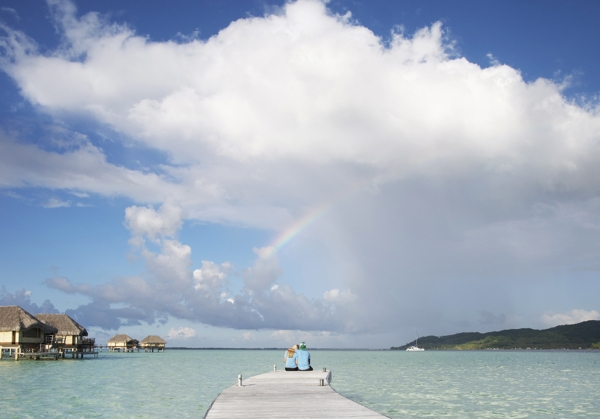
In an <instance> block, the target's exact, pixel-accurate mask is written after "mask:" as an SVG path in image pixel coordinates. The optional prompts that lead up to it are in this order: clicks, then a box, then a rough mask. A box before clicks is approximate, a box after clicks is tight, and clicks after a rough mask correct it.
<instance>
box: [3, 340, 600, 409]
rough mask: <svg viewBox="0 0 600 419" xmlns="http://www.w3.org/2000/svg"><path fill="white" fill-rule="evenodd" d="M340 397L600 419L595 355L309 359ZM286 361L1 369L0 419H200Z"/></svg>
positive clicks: (220, 358) (231, 353)
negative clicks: (236, 388)
mask: <svg viewBox="0 0 600 419" xmlns="http://www.w3.org/2000/svg"><path fill="white" fill-rule="evenodd" d="M311 353H312V361H313V362H312V364H313V366H314V367H316V368H319V369H321V368H322V367H327V368H328V369H331V370H332V371H333V381H332V383H331V384H332V386H333V387H334V388H335V389H336V390H337V391H338V392H339V393H341V394H343V395H344V396H346V397H348V398H350V399H352V400H354V401H356V402H358V403H361V404H363V405H365V406H367V407H369V408H371V409H373V410H375V411H378V412H380V413H383V414H384V415H386V416H389V417H391V418H425V417H430V418H439V417H444V418H488V417H489V418H600V352H598V351H548V352H541V351H524V352H509V351H487V352H486V351H482V352H421V353H416V352H412V353H411V352H395V351H394V352H390V351H318V350H314V351H311ZM282 361H283V351H241V350H188V351H185V350H171V351H169V350H167V351H166V352H165V353H144V352H141V353H127V354H123V353H121V354H119V353H115V354H109V353H106V352H104V353H101V354H100V356H99V357H98V358H97V359H93V358H89V359H85V360H72V359H66V360H59V361H19V362H15V361H14V360H11V359H6V358H5V359H4V360H2V361H0V418H19V419H21V418H35V419H40V418H113V419H120V418H202V417H203V416H204V413H205V412H206V409H207V408H208V407H209V405H210V403H211V402H212V400H213V399H214V398H215V397H216V396H217V395H218V394H219V393H220V392H221V391H222V390H224V389H225V388H227V387H229V386H231V385H234V384H235V383H236V380H237V375H238V374H242V375H243V376H244V377H250V376H252V375H256V374H261V373H263V372H268V371H272V370H273V364H277V366H278V368H279V369H282V368H283V365H282Z"/></svg>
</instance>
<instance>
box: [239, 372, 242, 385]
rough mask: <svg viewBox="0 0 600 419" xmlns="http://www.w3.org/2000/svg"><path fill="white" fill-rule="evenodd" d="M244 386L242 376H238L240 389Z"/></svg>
mask: <svg viewBox="0 0 600 419" xmlns="http://www.w3.org/2000/svg"><path fill="white" fill-rule="evenodd" d="M241 386H242V374H240V375H238V387H241Z"/></svg>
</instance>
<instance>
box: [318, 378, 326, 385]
mask: <svg viewBox="0 0 600 419" xmlns="http://www.w3.org/2000/svg"><path fill="white" fill-rule="evenodd" d="M324 385H325V380H324V379H323V378H319V387H323V386H324Z"/></svg>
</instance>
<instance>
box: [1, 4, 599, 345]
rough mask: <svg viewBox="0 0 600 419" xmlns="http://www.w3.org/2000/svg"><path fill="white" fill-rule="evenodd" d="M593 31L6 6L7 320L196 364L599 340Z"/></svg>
mask: <svg viewBox="0 0 600 419" xmlns="http://www.w3.org/2000/svg"><path fill="white" fill-rule="evenodd" d="M599 15H600V3H598V2H594V1H573V2H564V1H554V0H550V1H546V2H544V4H543V6H542V5H541V4H540V3H539V2H535V1H511V0H508V1H503V2H492V1H485V2H484V1H474V0H473V1H471V0H457V1H453V2H447V1H441V0H440V1H427V2H419V1H391V0H369V1H359V0H331V1H329V2H326V1H319V0H297V1H289V2H285V1H280V0H265V1H263V0H261V1H259V0H245V1H241V0H238V1H235V0H232V1H217V0H197V1H191V0H184V1H178V2H166V1H159V0H156V1H152V2H147V1H130V2H126V3H123V2H120V1H113V0H105V1H97V0H80V1H68V0H47V1H42V0H31V1H28V2H22V1H20V0H3V1H2V3H1V7H0V211H1V212H0V214H1V217H0V232H1V235H0V272H1V274H0V305H13V304H17V305H20V306H21V307H23V308H24V309H26V310H28V311H30V312H31V313H33V314H36V313H39V312H62V313H67V314H68V315H70V316H71V317H73V318H74V319H76V320H77V321H78V322H79V323H81V324H82V325H84V326H85V327H86V328H87V329H88V330H89V332H90V335H91V336H94V337H96V339H97V341H98V342H105V341H106V340H107V339H108V338H110V337H111V336H113V335H114V334H116V333H127V334H129V335H130V336H132V337H135V338H137V339H140V340H141V339H142V338H143V337H145V336H147V335H149V334H156V335H160V336H162V337H163V338H165V339H166V340H167V341H168V344H169V346H187V347H251V348H266V347H288V346H290V345H292V344H294V343H298V342H299V341H305V342H306V343H307V346H308V347H309V348H311V347H312V348H371V349H381V348H389V347H391V346H398V345H403V344H405V343H408V342H410V341H411V340H413V339H414V337H415V331H417V333H418V334H419V335H420V336H427V335H435V336H442V335H448V334H453V333H459V332H473V331H477V332H488V331H493V330H502V329H509V328H524V327H529V328H535V329H543V328H548V327H552V326H556V325H559V324H571V323H577V322H580V321H584V320H592V319H596V320H598V319H600V304H599V303H598V301H599V300H598V298H597V296H598V295H600V277H599V273H600V253H599V250H600V101H599V98H600V96H599V94H600V62H599V61H600V58H599V56H598V54H597V53H596V52H595V49H596V46H597V45H598V42H599V41H600V27H599V26H598V25H597V23H596V20H597V17H598V16H599Z"/></svg>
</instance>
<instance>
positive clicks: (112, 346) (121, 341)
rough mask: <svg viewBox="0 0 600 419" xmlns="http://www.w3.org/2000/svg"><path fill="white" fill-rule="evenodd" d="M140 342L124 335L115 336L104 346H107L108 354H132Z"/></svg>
mask: <svg viewBox="0 0 600 419" xmlns="http://www.w3.org/2000/svg"><path fill="white" fill-rule="evenodd" d="M139 343H140V342H139V341H138V340H137V339H134V338H132V337H130V336H127V335H125V334H122V335H115V336H113V337H112V338H110V339H109V340H108V342H107V343H106V346H108V350H109V351H110V352H114V351H117V352H121V351H123V352H133V351H134V350H136V349H138V344H139Z"/></svg>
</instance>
